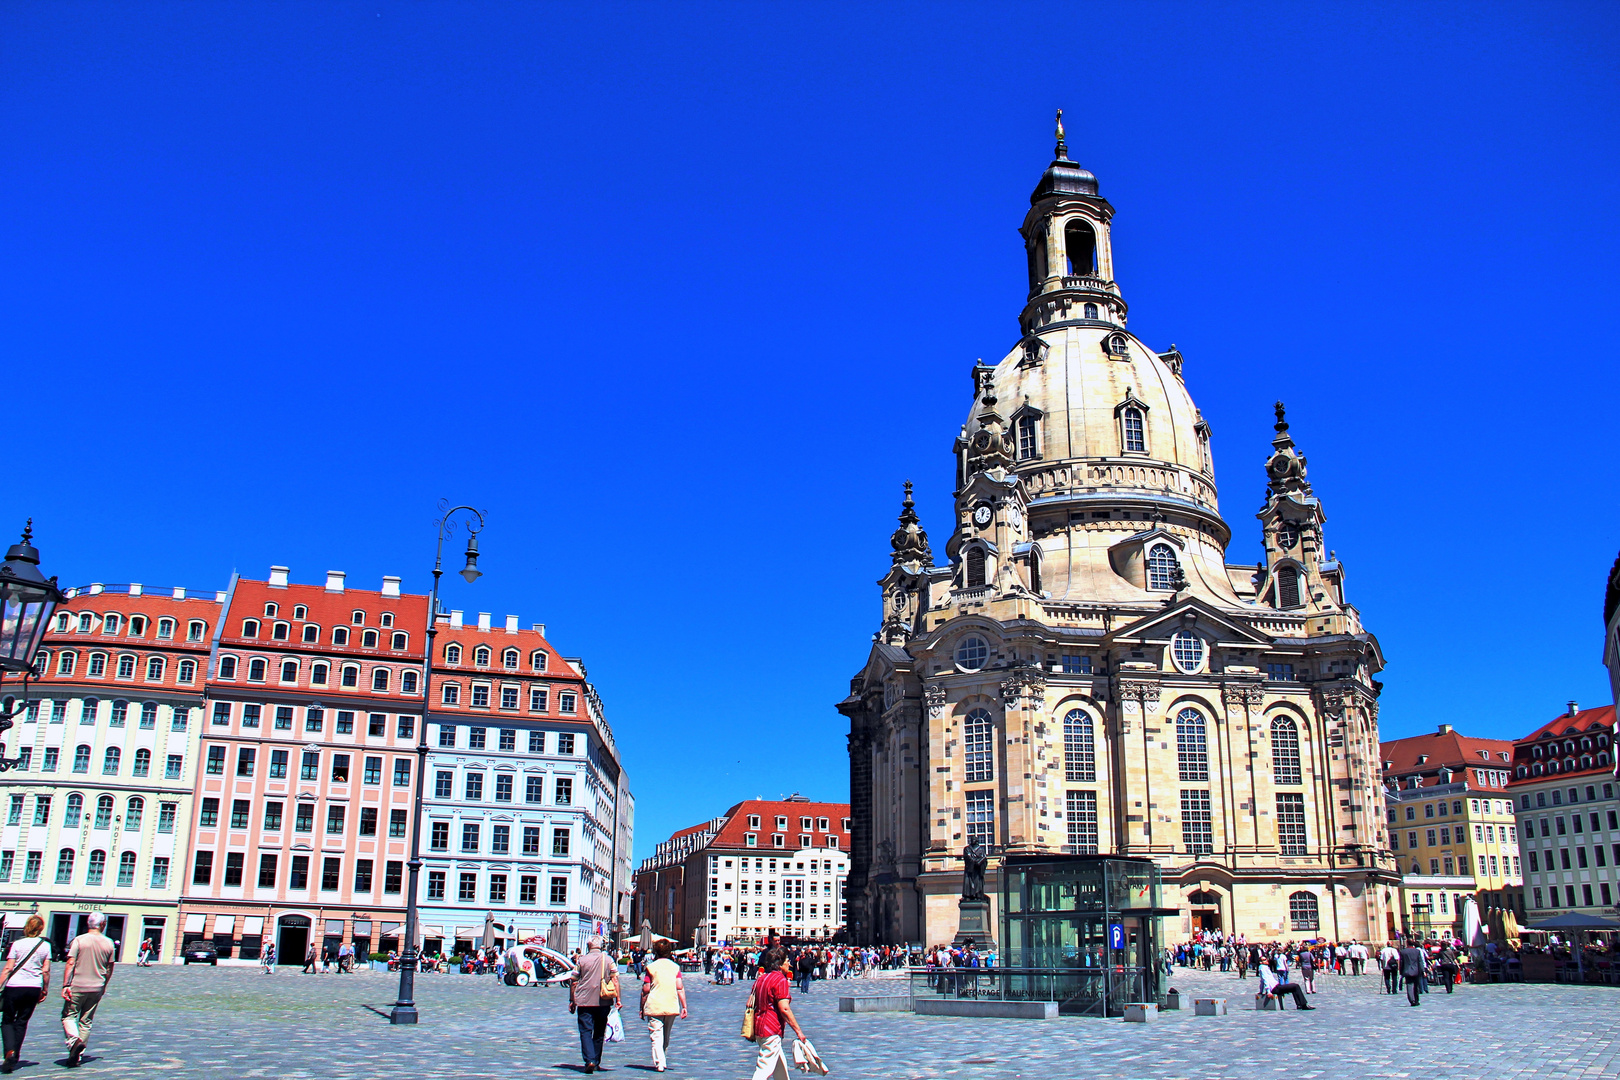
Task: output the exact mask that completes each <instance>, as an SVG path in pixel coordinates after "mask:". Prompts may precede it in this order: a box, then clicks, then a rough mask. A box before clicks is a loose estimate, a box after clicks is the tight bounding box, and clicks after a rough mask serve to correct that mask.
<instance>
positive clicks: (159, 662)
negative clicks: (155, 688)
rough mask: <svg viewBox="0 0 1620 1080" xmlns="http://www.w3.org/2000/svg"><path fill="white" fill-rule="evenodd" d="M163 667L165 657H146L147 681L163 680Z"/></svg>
mask: <svg viewBox="0 0 1620 1080" xmlns="http://www.w3.org/2000/svg"><path fill="white" fill-rule="evenodd" d="M163 668H164V663H163V657H161V656H149V657H147V659H146V681H147V682H162V681H163Z"/></svg>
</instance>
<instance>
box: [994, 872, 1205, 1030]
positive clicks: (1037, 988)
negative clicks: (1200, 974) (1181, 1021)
mask: <svg viewBox="0 0 1620 1080" xmlns="http://www.w3.org/2000/svg"><path fill="white" fill-rule="evenodd" d="M1161 892H1162V882H1161V877H1160V873H1159V867H1158V864H1157V863H1155V862H1153V860H1151V859H1134V858H1126V857H1120V856H1110V855H1046V856H1016V855H1015V856H1010V857H1008V858H1006V859H1004V860H1003V861H1002V864H1001V941H1002V954H1001V971H1000V972H998V973H997V974H998V975H999V976H1000V979H1001V981H1002V982H1003V984H1004V989H1003V994H1002V996H1003V997H1005V998H1006V999H1008V1000H1025V1001H1056V1002H1058V1011H1059V1012H1060V1013H1069V1014H1074V1015H1082V1016H1085V1015H1089V1016H1122V1015H1124V1012H1125V1005H1126V1003H1128V1002H1157V1003H1159V1004H1163V1002H1164V989H1165V988H1164V968H1163V966H1162V964H1161V963H1160V962H1159V953H1160V950H1161V948H1162V945H1163V943H1162V935H1161V929H1160V922H1159V920H1160V919H1161V918H1163V917H1164V916H1166V915H1176V914H1178V913H1179V912H1178V910H1177V909H1173V908H1172V909H1167V908H1164V907H1162V906H1161Z"/></svg>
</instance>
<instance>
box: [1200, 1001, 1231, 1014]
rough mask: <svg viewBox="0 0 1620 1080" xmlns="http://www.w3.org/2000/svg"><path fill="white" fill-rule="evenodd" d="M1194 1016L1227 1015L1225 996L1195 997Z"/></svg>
mask: <svg viewBox="0 0 1620 1080" xmlns="http://www.w3.org/2000/svg"><path fill="white" fill-rule="evenodd" d="M1193 1015H1194V1016H1225V1015H1226V999H1225V998H1193Z"/></svg>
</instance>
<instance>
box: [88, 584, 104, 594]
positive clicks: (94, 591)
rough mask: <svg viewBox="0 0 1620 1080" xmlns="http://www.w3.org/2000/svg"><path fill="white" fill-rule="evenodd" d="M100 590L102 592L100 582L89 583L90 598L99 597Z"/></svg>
mask: <svg viewBox="0 0 1620 1080" xmlns="http://www.w3.org/2000/svg"><path fill="white" fill-rule="evenodd" d="M101 590H102V584H101V582H99V581H93V582H91V583H90V595H91V596H100V595H101Z"/></svg>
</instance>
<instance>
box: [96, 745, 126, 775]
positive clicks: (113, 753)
mask: <svg viewBox="0 0 1620 1080" xmlns="http://www.w3.org/2000/svg"><path fill="white" fill-rule="evenodd" d="M122 754H123V751H121V750H119V749H118V747H116V746H109V747H107V749H106V750H105V751H104V752H103V753H102V755H101V773H102V775H103V776H117V775H118V759H119V758H120V757H121V756H122Z"/></svg>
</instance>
